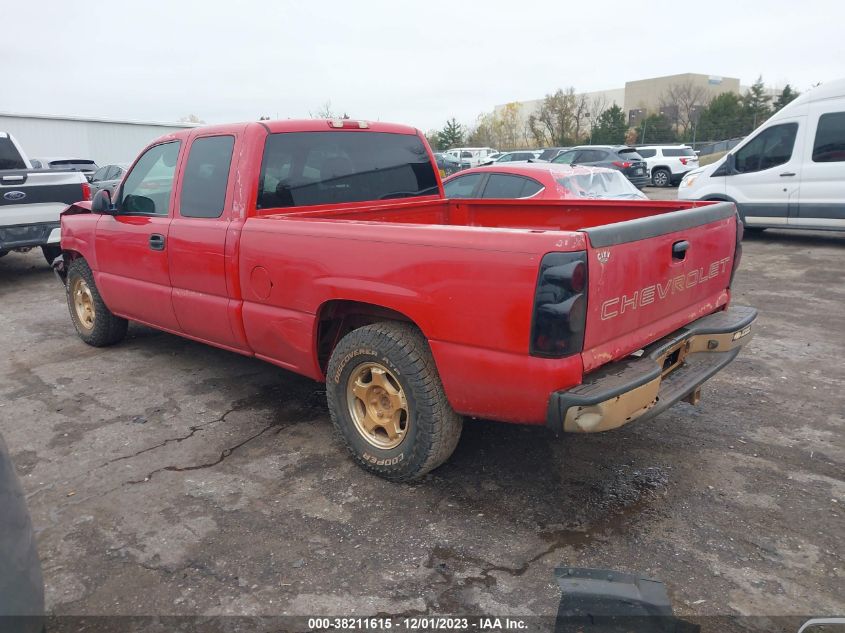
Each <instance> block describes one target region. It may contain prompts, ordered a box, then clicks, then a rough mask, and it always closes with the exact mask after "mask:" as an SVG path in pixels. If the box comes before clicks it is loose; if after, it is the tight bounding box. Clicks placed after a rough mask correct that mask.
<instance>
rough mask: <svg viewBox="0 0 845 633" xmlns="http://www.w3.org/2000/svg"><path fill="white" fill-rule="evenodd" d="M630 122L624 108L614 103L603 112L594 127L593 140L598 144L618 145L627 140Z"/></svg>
mask: <svg viewBox="0 0 845 633" xmlns="http://www.w3.org/2000/svg"><path fill="white" fill-rule="evenodd" d="M627 131H628V123H627V121H625V113H624V112H622V108H620V107H619V106H618V105H616V104H614V105H613V106H611V107H609V108H608V109H607V110H605V111H604V112H602V113H601V115H600V116H599V118H598V119H597V120H596V124H595V126H594V127H593V134H592V137H593V140H592V142H593V143H594V144H596V145H617V144H622V143H624V142H625V133H626V132H627Z"/></svg>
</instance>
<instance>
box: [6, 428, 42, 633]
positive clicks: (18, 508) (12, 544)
mask: <svg viewBox="0 0 845 633" xmlns="http://www.w3.org/2000/svg"><path fill="white" fill-rule="evenodd" d="M0 508H3V511H2V512H0V630H2V631H15V632H18V631H20V632H21V633H38V632H39V631H43V630H44V628H43V627H44V619H43V618H44V581H43V579H42V575H41V563H40V562H39V560H38V552H37V551H36V548H35V533H34V532H33V529H32V521H31V520H30V517H29V511H28V510H27V508H26V501H25V497H24V492H23V489H22V488H21V484H20V481H19V480H18V477H17V473H15V467H14V464H12V460H11V458H10V456H9V449H8V447H7V446H6V444H5V442H4V441H3V436H2V435H0Z"/></svg>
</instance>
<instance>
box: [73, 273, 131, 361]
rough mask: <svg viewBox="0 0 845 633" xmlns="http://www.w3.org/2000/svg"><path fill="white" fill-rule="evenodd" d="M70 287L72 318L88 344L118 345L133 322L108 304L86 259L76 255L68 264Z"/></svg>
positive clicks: (96, 345) (99, 345)
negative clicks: (111, 308)
mask: <svg viewBox="0 0 845 633" xmlns="http://www.w3.org/2000/svg"><path fill="white" fill-rule="evenodd" d="M66 290H67V305H68V309H69V310H70V318H71V320H72V321H73V325H74V327H76V331H77V333H78V334H79V338H81V339H82V340H83V341H85V342H86V343H88V345H92V346H94V347H105V346H107V345H114V344H115V343H117V342H119V341H121V340H122V339H123V337H125V336H126V330H127V328H128V327H129V322H128V321H127V320H126V319H123V318H121V317H119V316H115V315H114V314H112V313H111V311H110V310H109V309H108V308H107V307H106V304H105V303H104V302H103V299H102V297H100V292H99V291H98V290H97V285H96V284H95V283H94V274H93V273H92V272H91V268H90V267H89V266H88V262H86V261H85V260H84V259H82V258H78V259H74V260H73V261H72V262H71V263H70V266H68V270H67V286H66Z"/></svg>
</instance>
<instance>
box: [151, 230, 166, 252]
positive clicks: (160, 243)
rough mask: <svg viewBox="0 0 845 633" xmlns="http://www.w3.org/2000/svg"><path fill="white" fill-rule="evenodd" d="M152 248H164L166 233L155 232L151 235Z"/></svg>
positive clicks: (156, 249)
mask: <svg viewBox="0 0 845 633" xmlns="http://www.w3.org/2000/svg"><path fill="white" fill-rule="evenodd" d="M150 249H152V250H154V251H163V250H164V235H161V234H159V233H153V234H152V235H150Z"/></svg>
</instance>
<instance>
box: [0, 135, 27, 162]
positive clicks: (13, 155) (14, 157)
mask: <svg viewBox="0 0 845 633" xmlns="http://www.w3.org/2000/svg"><path fill="white" fill-rule="evenodd" d="M0 169H26V163H24V162H23V157H22V156H21V155H20V153H19V152H18V148H17V147H15V144H14V143H12V139H10V138H9V137H8V136H0Z"/></svg>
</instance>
